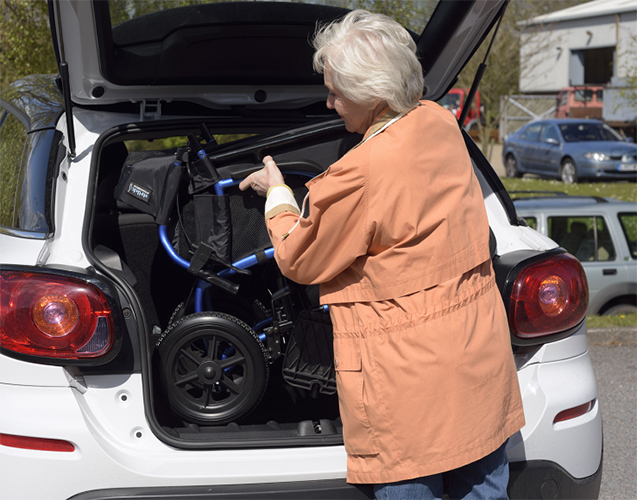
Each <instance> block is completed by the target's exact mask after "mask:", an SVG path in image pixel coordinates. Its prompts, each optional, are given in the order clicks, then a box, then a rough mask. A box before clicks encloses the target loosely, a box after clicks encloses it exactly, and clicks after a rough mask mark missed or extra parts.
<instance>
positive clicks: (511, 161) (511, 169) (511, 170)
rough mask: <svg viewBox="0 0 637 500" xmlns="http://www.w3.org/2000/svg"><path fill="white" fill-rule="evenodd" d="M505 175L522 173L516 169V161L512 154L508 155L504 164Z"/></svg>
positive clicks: (512, 175) (517, 175)
mask: <svg viewBox="0 0 637 500" xmlns="http://www.w3.org/2000/svg"><path fill="white" fill-rule="evenodd" d="M504 169H505V171H506V175H507V177H510V178H513V177H522V174H521V173H520V171H519V170H518V162H517V161H516V159H515V157H514V156H513V155H508V156H507V157H506V161H505V164H504Z"/></svg>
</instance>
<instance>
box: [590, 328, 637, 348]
mask: <svg viewBox="0 0 637 500" xmlns="http://www.w3.org/2000/svg"><path fill="white" fill-rule="evenodd" d="M588 343H589V345H633V346H634V345H637V326H635V327H616V328H589V329H588Z"/></svg>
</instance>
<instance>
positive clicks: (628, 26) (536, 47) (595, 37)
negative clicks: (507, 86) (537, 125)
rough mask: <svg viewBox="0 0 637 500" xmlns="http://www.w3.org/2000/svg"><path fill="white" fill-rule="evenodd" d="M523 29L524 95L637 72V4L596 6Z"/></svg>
mask: <svg viewBox="0 0 637 500" xmlns="http://www.w3.org/2000/svg"><path fill="white" fill-rule="evenodd" d="M520 24H521V25H523V26H524V31H523V33H522V37H521V40H520V42H521V45H520V91H521V92H523V93H535V94H537V93H556V92H557V91H559V90H560V89H562V88H563V87H566V86H569V85H583V84H608V83H609V82H610V80H611V78H612V77H616V78H617V77H618V78H624V77H626V76H629V75H634V74H635V73H636V72H637V0H594V1H592V2H588V3H584V4H581V5H577V6H575V7H571V8H568V9H564V10H561V11H557V12H553V13H551V14H547V15H544V16H539V17H536V18H533V19H531V20H529V21H523V22H522V23H520Z"/></svg>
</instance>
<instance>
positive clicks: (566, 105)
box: [555, 85, 604, 118]
mask: <svg viewBox="0 0 637 500" xmlns="http://www.w3.org/2000/svg"><path fill="white" fill-rule="evenodd" d="M603 107H604V87H603V86H602V85H576V86H572V87H564V88H563V89H562V90H560V93H559V94H558V96H557V107H556V110H555V118H601V117H602V108H603Z"/></svg>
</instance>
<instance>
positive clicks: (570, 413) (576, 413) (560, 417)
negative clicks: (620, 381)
mask: <svg viewBox="0 0 637 500" xmlns="http://www.w3.org/2000/svg"><path fill="white" fill-rule="evenodd" d="M594 406H595V400H594V399H593V400H592V401H589V402H588V403H584V404H583V405H579V406H576V407H574V408H569V409H568V410H564V411H561V412H559V413H558V414H557V415H556V416H555V418H554V419H553V423H554V424H555V423H557V422H565V421H566V420H571V419H573V418H577V417H581V416H582V415H585V414H587V413H588V412H589V411H591V410H592V409H593V407H594Z"/></svg>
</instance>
